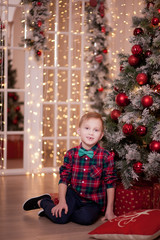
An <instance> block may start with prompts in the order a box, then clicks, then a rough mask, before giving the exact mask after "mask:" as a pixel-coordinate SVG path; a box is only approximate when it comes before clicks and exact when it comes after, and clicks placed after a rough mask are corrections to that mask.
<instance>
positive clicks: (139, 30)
mask: <svg viewBox="0 0 160 240" xmlns="http://www.w3.org/2000/svg"><path fill="white" fill-rule="evenodd" d="M143 33H144V32H143V29H142V28H135V29H134V31H133V34H134V36H137V35H140V34H143Z"/></svg>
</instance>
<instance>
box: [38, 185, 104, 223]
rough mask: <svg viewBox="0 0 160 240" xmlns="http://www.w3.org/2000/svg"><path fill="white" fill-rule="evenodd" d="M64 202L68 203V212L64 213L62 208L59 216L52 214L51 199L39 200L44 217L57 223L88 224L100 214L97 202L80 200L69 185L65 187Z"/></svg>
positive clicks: (52, 204) (52, 205)
mask: <svg viewBox="0 0 160 240" xmlns="http://www.w3.org/2000/svg"><path fill="white" fill-rule="evenodd" d="M66 202H67V205H68V213H67V214H65V212H64V210H62V214H61V217H56V216H53V215H52V213H51V209H52V208H53V207H54V206H55V204H54V203H53V201H52V200H51V199H47V198H46V199H43V200H42V201H41V207H42V208H43V209H44V212H45V214H46V217H48V218H49V219H50V220H51V221H52V222H54V223H58V224H65V223H67V222H70V221H72V222H75V223H78V224H82V225H90V224H93V223H94V222H95V221H96V220H97V219H98V217H99V215H100V207H99V205H98V204H97V203H94V202H91V203H90V202H88V203H84V202H82V200H81V198H80V197H79V196H78V195H77V194H76V192H75V191H74V190H73V189H72V188H71V187H68V188H67V193H66Z"/></svg>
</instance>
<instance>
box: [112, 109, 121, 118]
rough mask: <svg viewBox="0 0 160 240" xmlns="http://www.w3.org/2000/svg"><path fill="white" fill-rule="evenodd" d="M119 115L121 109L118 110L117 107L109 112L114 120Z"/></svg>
mask: <svg viewBox="0 0 160 240" xmlns="http://www.w3.org/2000/svg"><path fill="white" fill-rule="evenodd" d="M120 115H121V111H119V110H118V109H114V110H113V111H112V112H111V118H112V119H113V120H114V121H117V120H118V118H119V116H120Z"/></svg>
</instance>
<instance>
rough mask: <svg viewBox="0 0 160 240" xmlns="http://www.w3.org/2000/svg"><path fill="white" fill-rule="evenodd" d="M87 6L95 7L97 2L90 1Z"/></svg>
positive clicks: (95, 0)
mask: <svg viewBox="0 0 160 240" xmlns="http://www.w3.org/2000/svg"><path fill="white" fill-rule="evenodd" d="M89 4H90V6H91V7H96V6H97V0H90V1H89Z"/></svg>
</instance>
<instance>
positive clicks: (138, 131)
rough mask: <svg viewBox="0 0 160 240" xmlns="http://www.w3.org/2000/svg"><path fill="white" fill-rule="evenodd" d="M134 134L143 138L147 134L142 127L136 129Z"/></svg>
mask: <svg viewBox="0 0 160 240" xmlns="http://www.w3.org/2000/svg"><path fill="white" fill-rule="evenodd" d="M136 133H137V135H138V136H145V135H146V133H147V128H146V127H145V126H143V125H140V126H138V127H137V128H136Z"/></svg>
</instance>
